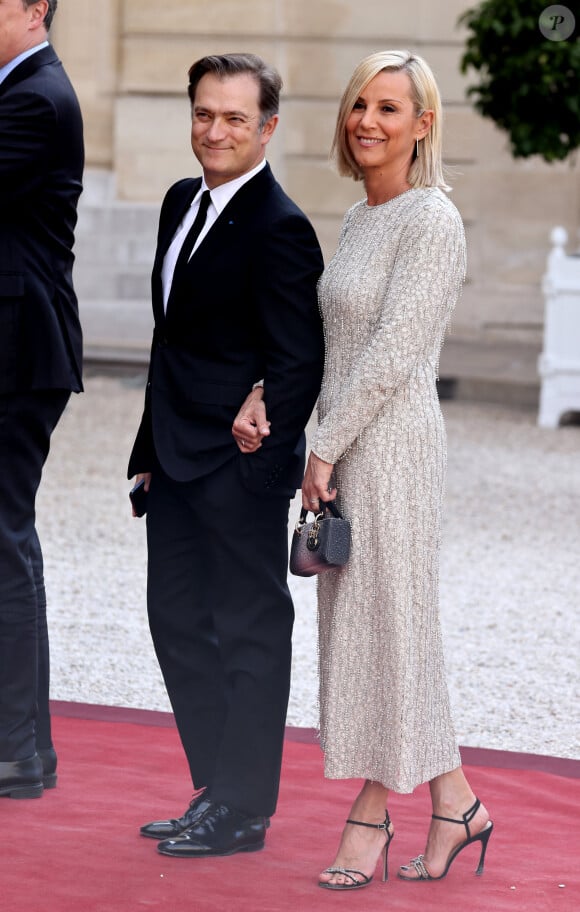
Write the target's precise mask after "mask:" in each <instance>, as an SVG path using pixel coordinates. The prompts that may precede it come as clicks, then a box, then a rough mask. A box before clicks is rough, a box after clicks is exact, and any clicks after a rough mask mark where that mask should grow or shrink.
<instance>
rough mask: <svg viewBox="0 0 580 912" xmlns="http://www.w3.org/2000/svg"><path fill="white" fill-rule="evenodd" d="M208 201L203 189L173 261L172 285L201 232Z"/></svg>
mask: <svg viewBox="0 0 580 912" xmlns="http://www.w3.org/2000/svg"><path fill="white" fill-rule="evenodd" d="M210 203H211V196H210V195H209V190H204V191H203V193H202V194H201V199H200V201H199V209H198V210H197V215H196V216H195V219H194V220H193V225H192V226H191V228H190V229H189V231H188V232H187V234H186V235H185V240H184V241H183V244H182V245H181V250H180V251H179V256H178V257H177V260H176V263H175V269H174V271H173V280H172V282H171V286H172V287H173V285H174V284H176V283H177V282H179V280H180V277H181V275H182V273H183V271H184V270H185V268H186V267H187V264H188V262H189V258H190V256H191V251H192V250H193V248H194V246H195V242H196V241H197V239H198V237H199V235H200V233H201V229H202V228H203V226H204V225H205V219H206V216H207V210H208V207H209V204H210Z"/></svg>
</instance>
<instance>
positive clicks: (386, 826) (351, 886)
mask: <svg viewBox="0 0 580 912" xmlns="http://www.w3.org/2000/svg"><path fill="white" fill-rule="evenodd" d="M346 822H347V823H352V824H354V826H364V827H370V828H371V829H373V830H384V832H385V834H386V837H387V841H386V843H385V847H384V849H383V851H382V856H383V883H384V882H385V881H386V880H388V878H389V867H388V863H389V862H388V860H389V846H390V844H391V840H392V838H393V836H394V835H395V833H394V830H393V825H392V823H391V820H390V817H389V813H388V811H385V819H384V822H383V823H364V822H363V821H362V820H351V819H350V818H349V819H348V820H347V821H346ZM322 873H323V874H343V875H344V877H349V878H350V881H351V882H350V883H342V884H337V883H334V884H333V883H326V882H325V881H323V880H319V881H318V886H319V887H323V889H325V890H357V889H360V887H368V885H369V884H370V882H371V881H372V879H373V876H372V874H371V876H370V877H368V876H367V875H366V874H363V872H362V871H357V870H355V869H354V868H325V870H324V871H323V872H322ZM356 875H358V877H362V880H358V879H357V876H356Z"/></svg>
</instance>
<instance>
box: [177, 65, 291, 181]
mask: <svg viewBox="0 0 580 912" xmlns="http://www.w3.org/2000/svg"><path fill="white" fill-rule="evenodd" d="M259 97H260V89H259V86H258V83H257V81H256V80H255V79H254V77H253V76H251V75H250V74H249V73H239V74H238V75H236V76H227V77H225V78H224V79H219V78H218V77H217V76H216V75H215V74H213V73H206V74H205V76H202V78H201V79H200V81H199V83H198V85H197V89H196V92H195V98H194V100H193V105H192V125H191V147H192V149H193V152H194V154H195V157H196V158H197V160H198V161H199V162H200V164H201V166H202V168H203V173H204V176H205V179H206V182H207V185H208V187H209V188H210V189H213V187H218V186H219V185H220V184H225V183H226V182H227V181H230V180H234V179H235V178H236V177H240V176H241V175H242V174H246V173H247V172H248V171H251V170H252V168H254V167H255V166H256V165H257V164H258V163H259V162H260V161H261V160H262V159H263V157H264V151H265V146H266V145H267V143H268V142H269V141H270V138H271V136H272V133H273V132H274V129H275V127H276V124H277V122H278V117H277V116H275V117H272V118H271V119H270V120H268V121H267V122H266V123H265V124H264V126H263V127H262V128H260V117H261V113H260V106H259Z"/></svg>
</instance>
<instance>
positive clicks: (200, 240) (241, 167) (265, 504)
mask: <svg viewBox="0 0 580 912" xmlns="http://www.w3.org/2000/svg"><path fill="white" fill-rule="evenodd" d="M189 77H190V83H189V97H190V100H191V105H192V132H191V140H192V148H193V151H194V153H195V155H196V157H197V159H198V160H199V162H200V163H201V166H202V169H203V178H202V179H185V180H182V181H180V182H178V183H177V184H175V185H174V186H173V187H171V189H170V190H169V192H168V193H167V196H166V197H165V200H164V202H163V206H162V209H161V216H160V223H159V234H158V243H157V253H156V257H155V263H154V267H153V276H152V289H153V310H154V316H155V329H154V335H153V348H152V353H151V365H150V373H149V380H148V384H147V392H146V401H145V412H144V415H143V420H142V423H141V426H140V429H139V432H138V435H137V439H136V442H135V446H134V449H133V453H132V455H131V459H130V466H129V477H132V476H133V475H135V474H137V476H138V478H140V477H142V476H143V475H144V476H145V484H146V486H147V488H148V495H147V498H148V514H147V515H148V519H147V537H148V552H149V558H148V611H149V622H150V628H151V633H152V636H153V642H154V645H155V649H156V652H157V656H158V659H159V663H160V665H161V669H162V671H163V675H164V679H165V684H166V686H167V690H168V693H169V697H170V699H171V703H172V707H173V711H174V714H175V719H176V723H177V727H178V730H179V734H180V737H181V741H182V744H183V747H184V750H185V753H186V756H187V760H188V762H189V767H190V770H191V776H192V780H193V785H194V798H193V800H192V802H191V804H190V806H189V808H188V809H187V811H186V812H185V814H183V816H182V817H180V818H177V819H173V820H161V821H155V822H153V823H151V824H147V825H146V826H144V827H142V828H141V832H142V834H143V835H144V836H150V837H153V838H156V839H161V840H162V841H161V842H160V843H159V846H158V849H159V851H160V852H161V853H162V854H168V855H177V856H182V857H183V856H185V857H200V856H207V855H229V854H232V853H234V852H239V851H255V850H257V849H261V848H262V846H263V845H264V837H265V830H266V826H267V825H268V820H269V818H270V816H271V815H272V814H273V813H274V811H275V808H276V801H277V796H278V786H279V778H280V764H281V756H282V743H283V735H284V725H285V717H286V709H287V703H288V694H289V678H290V657H291V632H292V624H293V617H294V613H293V606H292V601H291V598H290V594H289V591H288V587H287V542H288V538H287V535H288V532H287V524H288V507H289V500H290V498H291V497H293V496H294V494H295V490H296V488H297V487H298V486H299V485H300V482H301V480H302V467H303V460H304V427H305V425H306V422H307V421H308V418H309V416H310V413H311V411H312V408H313V406H314V403H315V400H316V398H317V395H318V391H319V387H320V381H321V375H322V365H323V342H322V330H321V322H320V317H319V313H318V307H317V301H316V282H317V279H318V276H319V274H320V272H321V270H322V257H321V253H320V248H319V245H318V242H317V240H316V236H315V234H314V231H313V229H312V226H311V225H310V223H309V221H308V220H307V218H306V216H305V215H304V214H303V213H302V212H301V211H300V210H299V209H298V208H297V206H296V205H295V204H294V203H293V202H292V201H291V200H290V199H289V198H288V197H287V196H286V194H285V193H284V192H283V190H282V188H281V187H280V185H279V184H278V183H276V181H275V180H274V177H273V176H272V172H271V171H270V167H269V165H268V164H267V163H266V161H265V158H264V154H265V149H266V145H267V143H268V142H269V140H270V138H271V136H272V134H273V132H274V129H275V127H276V124H277V121H278V114H277V112H278V105H279V93H280V87H281V80H280V77H279V75H278V74H277V73H276V71H275V70H273V69H272V68H270V67H269V66H267V65H266V64H265V63H264V62H263V61H262V60H261V59H260V58H258V57H255V56H253V55H249V54H231V55H223V56H219V57H218V56H215V57H206V58H203V59H202V60H199V61H197V62H196V63H195V64H194V65H193V66H192V67H191V69H190V71H189ZM200 213H201V214H200ZM201 225H203V227H200V226H201ZM190 226H192V228H191V230H190ZM184 238H185V240H184ZM192 250H193V253H191V251H192ZM260 380H263V381H264V387H265V395H266V401H267V406H268V410H269V417H270V418H271V420H272V425H273V427H275V432H272V434H271V435H270V436H269V437H268V438H267V439H265V441H264V443H263V445H262V446H261V447H260V448H259V449H257V450H256V451H255V452H253V453H252V454H251V455H248V456H244V455H242V454H241V453H240V452H239V450H238V448H237V447H236V444H235V441H234V439H233V436H232V425H233V421H234V419H235V417H236V414H237V412H238V409H239V408H240V405H241V404H242V403H243V402H244V399H245V396H246V393H247V392H248V390H251V388H252V385H253V384H255V383H257V382H258V381H260ZM260 394H261V393H260Z"/></svg>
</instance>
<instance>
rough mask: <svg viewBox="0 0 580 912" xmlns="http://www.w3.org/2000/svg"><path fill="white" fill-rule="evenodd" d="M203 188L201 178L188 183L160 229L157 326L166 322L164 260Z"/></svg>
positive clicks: (154, 282) (154, 273)
mask: <svg viewBox="0 0 580 912" xmlns="http://www.w3.org/2000/svg"><path fill="white" fill-rule="evenodd" d="M200 186H201V178H194V179H192V180H191V181H190V182H189V181H188V182H187V183H186V185H185V186H184V188H183V190H184V192H183V194H182V195H180V196H179V197H178V198H177V199H176V201H175V204H174V205H173V206H172V208H171V210H170V211H169V212H168V213H167V217H166V218H165V219H164V220H163V225H162V226H161V227H160V231H159V237H158V239H157V249H156V251H155V260H154V262H153V271H152V274H151V291H152V299H153V314H154V317H155V322H156V324H158V325H159V324H160V323H163V322H165V308H164V306H163V285H162V282H161V270H162V269H163V260H164V259H165V254H166V253H167V250H168V249H169V245H170V244H171V241H172V240H173V238H174V237H175V232H176V231H177V229H178V227H179V225H180V224H181V222H182V220H183V217H184V216H185V213H186V212H187V210H188V209H189V207H190V206H191V201H192V199H193V198H194V196H195V194H196V193H197V191H198V190H199V188H200Z"/></svg>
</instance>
